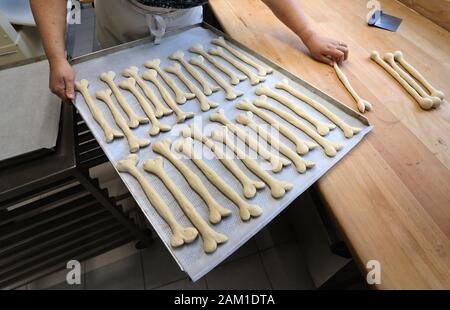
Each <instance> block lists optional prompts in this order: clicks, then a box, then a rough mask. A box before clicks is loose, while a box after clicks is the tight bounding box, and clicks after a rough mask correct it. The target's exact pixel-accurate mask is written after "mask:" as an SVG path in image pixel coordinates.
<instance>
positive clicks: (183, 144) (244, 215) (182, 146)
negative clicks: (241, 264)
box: [174, 138, 262, 221]
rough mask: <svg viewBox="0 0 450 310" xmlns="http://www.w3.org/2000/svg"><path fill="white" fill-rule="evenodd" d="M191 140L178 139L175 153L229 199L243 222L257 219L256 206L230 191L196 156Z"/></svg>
mask: <svg viewBox="0 0 450 310" xmlns="http://www.w3.org/2000/svg"><path fill="white" fill-rule="evenodd" d="M192 143H193V140H192V138H186V139H182V140H181V139H180V140H178V141H176V142H175V143H174V146H175V149H176V150H177V152H182V153H183V154H184V155H186V156H187V157H188V158H189V159H191V160H192V162H193V163H194V164H195V165H196V166H197V167H198V168H199V169H200V170H201V171H202V172H203V174H204V175H205V176H206V177H207V178H208V180H209V182H211V184H213V185H214V186H215V187H216V188H217V189H218V190H220V191H221V192H222V193H223V194H224V195H225V196H226V197H227V198H228V199H230V200H231V201H232V202H233V203H234V204H235V205H236V206H237V207H238V209H239V215H240V217H241V219H242V220H243V221H248V220H250V218H251V217H258V216H260V215H261V214H262V210H261V208H260V207H258V206H257V205H251V204H249V203H248V202H247V201H245V200H244V199H242V198H241V196H239V195H238V194H237V193H236V192H235V190H234V189H232V188H231V187H230V186H229V185H228V184H227V183H225V181H224V180H223V179H222V178H221V177H220V176H219V175H218V174H217V173H216V172H214V170H213V169H211V168H210V167H209V166H208V165H207V164H206V163H205V162H204V161H203V160H201V159H200V158H199V157H198V156H196V154H195V151H194V147H193V146H192Z"/></svg>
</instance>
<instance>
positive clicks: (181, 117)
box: [142, 70, 194, 123]
mask: <svg viewBox="0 0 450 310" xmlns="http://www.w3.org/2000/svg"><path fill="white" fill-rule="evenodd" d="M142 77H143V78H144V79H145V80H147V81H150V82H152V83H153V84H154V85H155V86H156V88H158V91H159V93H160V94H161V97H162V98H163V99H164V101H165V102H166V104H167V105H168V106H169V108H171V109H172V110H173V112H174V113H175V115H176V119H177V123H183V122H184V121H185V120H187V119H189V118H193V117H194V113H192V112H184V111H183V110H181V109H180V108H179V107H178V105H177V104H176V103H175V101H174V100H173V99H172V96H170V94H169V93H168V92H167V90H166V89H165V87H164V86H163V85H162V84H161V83H160V82H159V81H158V73H157V72H156V70H148V71H147V72H145V73H144V74H143V75H142Z"/></svg>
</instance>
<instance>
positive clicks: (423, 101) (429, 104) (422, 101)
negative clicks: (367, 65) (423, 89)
mask: <svg viewBox="0 0 450 310" xmlns="http://www.w3.org/2000/svg"><path fill="white" fill-rule="evenodd" d="M370 59H372V60H373V61H374V62H376V63H377V64H378V65H379V66H381V67H382V68H383V69H384V70H386V71H387V72H388V73H389V74H390V75H391V76H392V77H393V78H394V79H396V80H397V82H399V83H400V84H401V85H402V86H403V88H404V89H405V90H406V91H407V92H408V93H409V94H410V95H411V96H412V97H413V98H414V99H415V100H416V101H417V103H418V104H419V106H420V107H421V108H422V109H424V110H430V109H431V108H433V101H432V100H431V99H430V98H423V97H421V96H420V95H419V94H418V93H417V91H416V90H415V89H414V88H412V87H411V86H410V85H409V84H408V82H406V81H405V80H404V79H403V78H402V77H401V76H400V74H398V73H397V71H395V70H394V69H393V68H392V67H391V66H390V65H389V64H387V63H386V62H385V61H384V60H383V59H382V58H381V56H380V53H378V52H377V51H373V52H372V54H371V55H370Z"/></svg>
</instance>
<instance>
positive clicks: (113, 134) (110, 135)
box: [75, 80, 123, 143]
mask: <svg viewBox="0 0 450 310" xmlns="http://www.w3.org/2000/svg"><path fill="white" fill-rule="evenodd" d="M88 87H89V82H88V80H81V81H78V82H75V88H76V90H77V91H78V92H80V93H81V95H82V96H83V98H84V101H85V102H86V105H87V106H88V108H89V111H91V114H92V117H93V118H94V120H95V121H96V122H97V124H98V125H99V126H100V128H101V129H102V130H103V133H104V134H105V139H106V142H107V143H111V142H112V141H113V140H114V139H116V138H123V133H121V132H120V131H118V130H116V129H114V128H112V127H111V126H109V125H108V123H107V122H106V120H105V117H104V116H103V113H102V111H101V110H100V109H99V108H98V107H97V105H96V104H95V102H94V99H92V97H91V95H90V94H89V90H88Z"/></svg>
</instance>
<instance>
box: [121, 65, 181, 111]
mask: <svg viewBox="0 0 450 310" xmlns="http://www.w3.org/2000/svg"><path fill="white" fill-rule="evenodd" d="M122 75H123V76H124V77H132V78H133V79H135V81H136V82H137V84H138V85H139V87H140V88H141V89H142V91H143V92H144V94H145V95H146V96H147V98H148V99H149V100H150V102H151V103H152V104H153V105H154V106H155V115H156V117H158V118H160V117H162V116H163V115H170V114H172V113H173V111H172V110H171V109H168V108H166V107H165V106H164V105H163V104H162V103H161V101H160V100H159V98H158V97H157V96H156V95H155V94H154V93H153V90H152V89H151V88H150V87H149V86H148V85H147V84H146V83H145V81H144V80H143V79H142V78H141V76H140V75H139V69H138V68H137V67H129V68H128V69H125V71H123V73H122Z"/></svg>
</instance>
